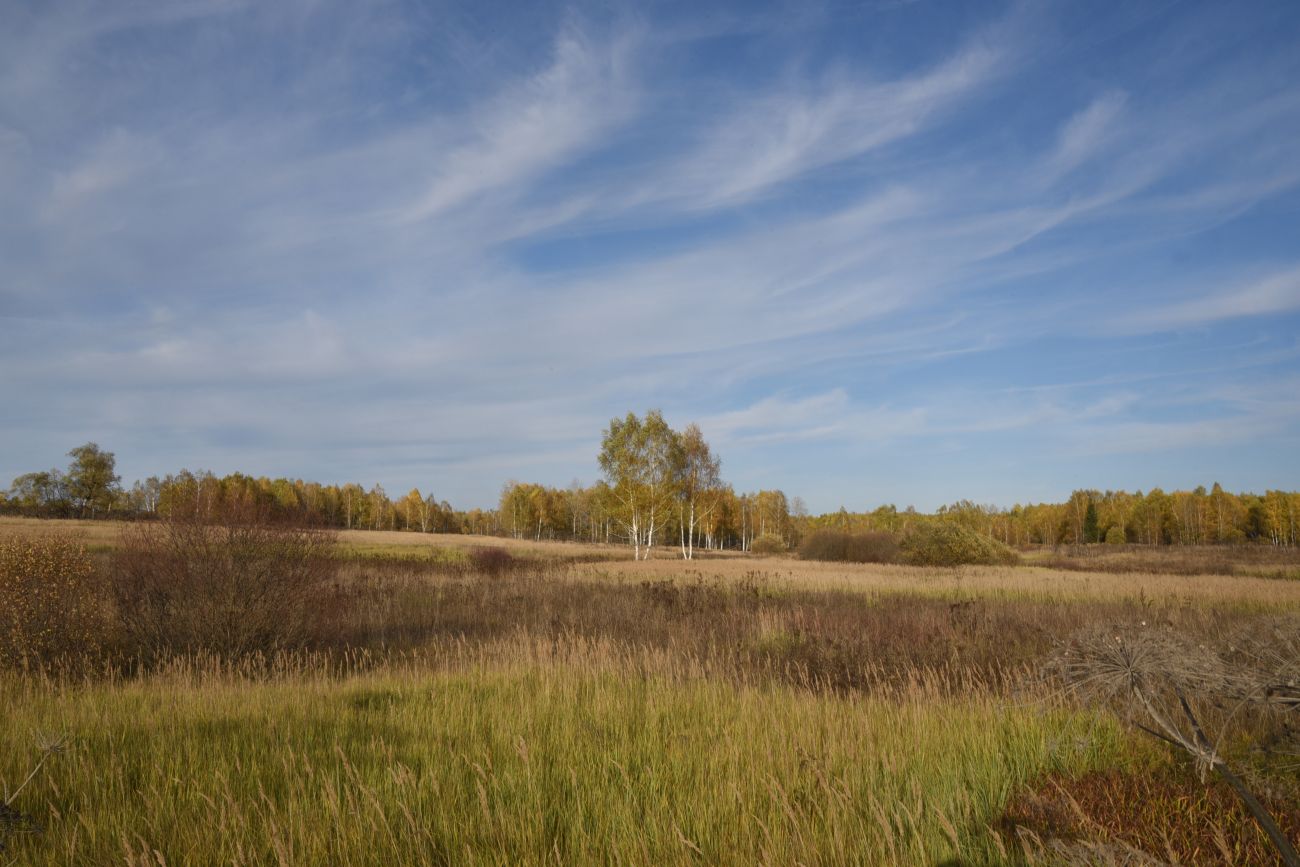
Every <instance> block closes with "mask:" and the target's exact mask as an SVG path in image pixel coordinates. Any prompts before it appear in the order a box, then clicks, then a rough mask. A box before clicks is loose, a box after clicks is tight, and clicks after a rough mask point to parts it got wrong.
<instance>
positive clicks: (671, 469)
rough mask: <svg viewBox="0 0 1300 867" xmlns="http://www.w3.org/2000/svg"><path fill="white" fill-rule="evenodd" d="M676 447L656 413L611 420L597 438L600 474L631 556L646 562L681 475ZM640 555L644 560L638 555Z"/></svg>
mask: <svg viewBox="0 0 1300 867" xmlns="http://www.w3.org/2000/svg"><path fill="white" fill-rule="evenodd" d="M680 464H681V443H680V438H679V437H678V435H677V434H676V433H675V432H674V431H673V429H672V428H670V427H669V426H668V423H667V422H665V421H664V417H663V414H662V413H661V412H659V410H653V409H652V410H650V411H649V412H647V413H646V416H645V420H644V421H643V420H641V419H640V418H638V417H637V416H636V414H635V413H628V414H627V417H626V418H623V419H617V418H615V419H611V420H610V422H609V428H608V429H607V430H606V431H605V434H604V436H603V437H602V438H601V444H600V470H601V472H602V473H604V475H605V478H606V479H608V480H609V485H610V490H611V492H612V496H613V499H614V501H615V503H616V505H617V510H616V511H617V518H618V520H619V523H621V524H622V525H623V528H624V529H625V530H626V531H627V535H628V539H629V541H630V542H631V544H632V557H633V559H636V560H641V559H649V557H650V552H651V550H652V549H653V548H654V542H655V534H656V533H657V532H658V531H659V530H660V529H661V528H662V525H663V520H664V516H665V514H666V513H668V514H671V513H670V512H668V509H669V508H670V504H671V501H672V496H673V493H674V488H675V482H676V480H677V478H678V477H679V475H680V471H679V467H680ZM643 552H644V556H643Z"/></svg>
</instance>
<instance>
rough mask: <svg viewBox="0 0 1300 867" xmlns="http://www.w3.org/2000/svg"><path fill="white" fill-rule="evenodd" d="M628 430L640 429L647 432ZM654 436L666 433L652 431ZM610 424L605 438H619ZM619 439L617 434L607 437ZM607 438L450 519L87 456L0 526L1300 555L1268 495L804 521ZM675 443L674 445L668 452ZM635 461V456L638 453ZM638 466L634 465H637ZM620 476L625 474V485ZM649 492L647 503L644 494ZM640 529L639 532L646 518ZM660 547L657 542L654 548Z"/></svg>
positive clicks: (340, 491)
mask: <svg viewBox="0 0 1300 867" xmlns="http://www.w3.org/2000/svg"><path fill="white" fill-rule="evenodd" d="M629 420H631V421H635V422H636V424H637V425H638V427H637V432H638V433H639V432H641V431H642V426H643V425H644V428H645V429H649V428H650V426H651V424H650V423H651V422H652V421H653V420H654V419H653V418H652V415H651V414H647V417H646V419H645V422H644V423H643V422H642V421H641V420H640V419H637V418H636V417H635V416H631V415H629ZM658 421H659V422H660V423H662V419H661V418H660V419H658ZM624 424H625V422H623V421H620V420H617V419H616V420H615V421H614V423H613V424H612V425H611V431H612V432H615V433H619V434H621V433H624V432H625V431H626V429H625V428H624V427H622V425H624ZM616 426H618V427H617V430H616V429H615V428H616ZM663 430H664V432H665V433H664V436H665V437H666V439H665V442H667V443H668V444H669V446H672V444H673V443H674V442H676V443H681V442H686V443H687V444H688V445H689V444H690V442H691V440H690V439H689V438H690V436H691V435H692V433H693V435H694V436H696V437H698V429H694V426H691V428H688V429H687V431H686V432H685V433H684V434H678V433H676V432H674V431H671V430H670V429H667V428H666V426H665V427H664V428H663ZM610 434H611V432H607V433H606V441H605V446H604V451H603V452H602V468H604V469H605V470H606V476H607V478H606V479H605V480H602V481H599V482H596V483H595V484H593V485H589V486H585V487H584V486H582V485H579V484H578V483H576V482H575V483H574V484H572V485H570V486H569V487H567V488H555V487H548V486H546V485H539V484H531V483H526V482H517V481H511V482H508V483H506V484H505V485H504V487H503V488H502V491H501V496H500V500H499V502H498V504H497V507H496V508H495V509H467V510H462V509H457V508H455V507H453V506H452V505H451V504H449V503H447V502H446V501H445V500H444V501H440V500H438V499H437V498H436V497H435V495H434V494H433V493H431V492H428V493H426V492H421V491H420V490H418V489H414V488H413V489H412V490H411V491H409V492H408V493H407V494H406V495H405V496H401V497H398V498H393V497H391V496H390V495H389V494H388V493H387V492H386V491H385V490H384V488H383V487H382V486H380V485H373V486H372V487H370V488H365V487H363V486H362V485H359V484H355V483H349V484H342V485H338V484H331V485H326V484H320V483H318V482H309V481H303V480H301V479H286V478H276V479H271V478H266V477H264V476H259V477H254V476H248V475H244V474H242V473H231V474H229V475H226V476H220V477H218V476H216V475H213V474H212V473H209V472H195V471H190V470H181V471H180V472H177V473H174V474H170V475H167V476H164V477H162V478H158V477H156V476H151V477H149V478H148V479H145V480H143V481H136V482H134V483H133V484H132V485H130V486H129V487H123V486H122V485H121V483H120V478H119V477H118V476H117V475H116V473H115V460H114V456H113V453H112V452H108V451H104V450H102V449H100V448H99V447H98V446H97V445H96V444H94V443H87V444H86V445H84V446H81V447H79V448H76V449H73V450H72V451H71V452H69V456H70V457H71V458H72V462H71V463H70V465H69V466H68V468H67V469H66V470H58V469H51V470H46V471H41V472H33V473H27V474H25V475H22V476H19V477H18V478H16V479H14V481H13V484H12V485H11V487H10V488H9V490H8V491H7V492H3V493H0V512H3V513H6V514H17V515H28V516H36V517H51V518H54V517H78V518H115V519H128V520H129V519H151V518H156V517H166V516H168V515H169V514H171V513H173V512H174V511H175V510H176V509H177V508H179V507H180V504H184V505H185V507H186V508H196V507H197V508H198V509H200V510H201V511H207V512H210V513H212V514H221V513H222V512H223V511H224V510H225V509H226V508H228V507H231V506H235V505H239V506H242V507H249V506H252V507H255V508H257V509H259V510H260V511H262V512H263V513H265V514H267V515H271V516H274V517H276V518H279V519H283V520H291V521H297V522H302V523H308V524H313V525H316V526H324V527H332V528H339V529H352V530H397V531H409V532H417V533H473V534H479V535H487V536H493V535H495V536H511V537H515V538H528V539H536V540H572V541H582V542H603V543H631V542H632V541H633V538H634V537H633V535H632V534H633V533H634V532H635V533H637V534H639V535H640V537H641V539H642V544H645V543H646V541H647V540H646V538H645V537H644V529H634V528H633V523H632V522H630V521H629V518H628V510H629V502H630V501H631V499H630V498H631V497H632V496H633V494H632V493H631V492H641V493H640V494H638V496H642V499H641V500H639V501H638V502H639V503H640V506H639V507H640V508H641V509H642V517H641V525H642V527H644V526H645V525H646V523H647V521H649V526H650V527H651V534H652V535H651V536H650V537H649V539H648V542H649V543H650V544H654V543H655V542H656V541H657V542H658V544H661V545H662V544H667V545H674V546H675V545H677V544H682V545H683V548H684V550H685V546H686V545H687V543H688V542H689V544H690V545H691V546H694V547H698V548H701V549H706V550H708V549H739V550H748V549H749V548H750V547H751V546H753V544H754V542H755V540H757V539H760V538H764V537H766V538H767V540H768V541H769V542H779V543H780V545H781V547H786V548H794V547H796V546H797V545H798V544H799V541H800V540H801V539H802V538H803V537H804V536H805V535H807V534H808V533H809V532H812V531H814V530H821V529H834V530H843V531H847V532H868V531H882V530H883V531H889V532H893V533H901V532H905V531H906V530H907V529H908V528H909V527H911V526H913V525H916V524H920V523H924V522H940V521H948V522H954V523H958V524H961V525H963V526H966V527H969V528H971V529H974V530H977V531H979V532H980V533H983V534H986V535H988V536H990V537H993V538H995V539H998V540H999V541H1002V542H1004V543H1006V544H1008V545H1011V546H1013V547H1023V546H1030V545H1078V544H1093V543H1102V544H1114V545H1120V544H1141V545H1221V544H1271V545H1286V546H1292V545H1296V544H1297V542H1300V492H1288V491H1280V490H1269V491H1265V492H1264V493H1262V494H1256V493H1231V492H1228V491H1225V490H1223V488H1222V487H1220V486H1219V485H1218V484H1215V485H1213V486H1212V487H1211V488H1209V489H1208V490H1207V489H1206V488H1204V487H1198V488H1196V489H1195V490H1192V491H1169V492H1166V491H1163V490H1161V489H1159V488H1153V489H1152V490H1150V491H1147V492H1145V493H1143V492H1142V491H1137V492H1134V493H1129V492H1127V491H1097V490H1077V491H1074V492H1073V493H1072V494H1071V495H1070V497H1069V499H1068V500H1066V501H1065V502H1063V503H1036V504H1031V505H1016V506H1013V507H1011V508H1001V507H997V506H991V505H980V504H977V503H973V502H971V501H969V500H962V501H959V502H957V503H954V504H952V505H950V506H943V507H941V508H939V509H938V510H937V511H936V512H934V513H933V514H926V513H922V512H918V511H916V510H915V509H913V508H911V507H908V508H906V509H899V508H897V507H895V506H892V505H886V506H881V507H879V508H877V509H875V510H873V511H870V512H851V511H848V510H847V509H844V508H841V509H840V510H839V511H837V512H830V513H827V514H822V515H810V514H808V511H807V509H806V508H805V507H804V505H803V502H802V500H801V499H800V498H798V497H793V498H792V497H788V496H787V495H786V494H785V493H784V492H782V491H780V490H760V491H754V492H748V493H743V492H741V493H738V492H737V491H735V490H734V489H733V488H732V486H731V485H729V484H726V483H725V482H723V481H722V480H721V479H720V477H719V475H718V472H717V470H718V466H719V462H718V461H717V459H716V458H712V456H711V454H710V453H709V451H708V446H707V444H705V443H703V441H702V440H698V441H696V442H695V443H694V445H695V447H696V448H697V449H701V448H702V449H703V452H702V454H703V456H704V459H703V460H704V463H703V466H705V468H706V469H707V470H710V471H711V472H706V473H704V474H703V475H702V476H701V475H699V474H696V475H695V476H694V477H693V478H690V479H689V480H688V478H687V477H686V476H684V475H683V471H682V470H681V468H680V466H679V465H678V464H677V463H674V460H675V459H674V458H673V454H674V452H673V451H672V448H670V447H669V446H666V447H665V449H666V450H665V451H663V452H662V454H663V455H665V456H666V457H664V467H665V470H664V475H663V477H662V478H661V479H657V480H656V479H655V478H654V477H653V476H651V475H647V474H645V473H644V472H642V473H640V474H639V475H638V474H636V473H634V472H632V471H630V470H626V468H624V469H622V470H620V469H619V468H618V467H616V466H613V463H612V458H611V461H606V460H605V458H606V457H608V456H609V455H611V454H612V452H610V451H609V449H610V448H611V435H610ZM674 437H675V438H677V439H676V440H674V439H673V438H674ZM642 450H643V451H644V450H645V449H644V444H643V449H642ZM638 454H639V452H638ZM620 473H622V474H621V475H620ZM646 492H648V493H646ZM647 516H648V518H647ZM655 534H657V537H658V538H657V540H656V538H655Z"/></svg>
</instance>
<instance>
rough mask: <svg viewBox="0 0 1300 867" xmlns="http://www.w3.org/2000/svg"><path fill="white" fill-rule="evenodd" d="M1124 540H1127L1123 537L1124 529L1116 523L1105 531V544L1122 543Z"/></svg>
mask: <svg viewBox="0 0 1300 867" xmlns="http://www.w3.org/2000/svg"><path fill="white" fill-rule="evenodd" d="M1126 541H1128V540H1127V539H1125V538H1124V531H1123V530H1122V529H1120V527H1119V525H1118V524H1116V525H1115V526H1114V527H1111V528H1110V529H1109V530H1107V531H1106V544H1107V545H1123V544H1124V543H1125V542H1126Z"/></svg>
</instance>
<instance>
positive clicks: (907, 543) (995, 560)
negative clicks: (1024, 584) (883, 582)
mask: <svg viewBox="0 0 1300 867" xmlns="http://www.w3.org/2000/svg"><path fill="white" fill-rule="evenodd" d="M900 548H901V549H902V558H901V559H902V561H903V562H904V563H907V564H910V565H912V566H964V565H982V566H997V565H1011V564H1014V563H1018V562H1020V557H1019V555H1017V554H1016V552H1015V551H1012V550H1011V549H1010V548H1008V547H1007V546H1006V545H1003V544H1002V543H1001V542H999V541H997V540H996V539H990V538H989V537H988V536H985V535H984V534H982V533H978V532H976V531H975V530H971V529H969V528H967V527H963V526H961V525H960V524H951V523H946V522H940V523H933V524H921V525H919V526H916V527H913V528H911V529H910V530H909V531H908V532H907V533H906V534H905V535H904V536H903V540H902V542H901V543H900Z"/></svg>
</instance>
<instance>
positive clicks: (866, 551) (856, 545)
mask: <svg viewBox="0 0 1300 867" xmlns="http://www.w3.org/2000/svg"><path fill="white" fill-rule="evenodd" d="M799 556H800V557H802V558H803V559H805V560H828V561H831V562H835V563H892V562H894V561H895V560H896V559H898V540H897V539H896V538H894V534H893V533H881V532H871V533H845V532H842V531H839V530H818V531H816V532H815V533H812V534H810V535H808V536H807V537H805V538H804V540H803V543H802V544H800V546H799Z"/></svg>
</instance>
